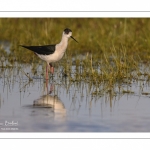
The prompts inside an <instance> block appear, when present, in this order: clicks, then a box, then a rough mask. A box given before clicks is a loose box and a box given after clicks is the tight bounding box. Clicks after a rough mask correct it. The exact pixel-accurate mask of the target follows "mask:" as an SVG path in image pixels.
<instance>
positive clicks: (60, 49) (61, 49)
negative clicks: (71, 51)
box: [37, 44, 67, 63]
mask: <svg viewBox="0 0 150 150" xmlns="http://www.w3.org/2000/svg"><path fill="white" fill-rule="evenodd" d="M66 48H67V46H61V45H59V44H58V45H56V50H55V52H54V53H53V54H50V55H40V54H37V55H38V57H40V58H41V59H42V60H44V61H46V62H48V63H51V62H56V61H59V60H60V59H61V58H62V57H63V55H64V53H65V51H66Z"/></svg>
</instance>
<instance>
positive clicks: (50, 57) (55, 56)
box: [19, 28, 78, 80]
mask: <svg viewBox="0 0 150 150" xmlns="http://www.w3.org/2000/svg"><path fill="white" fill-rule="evenodd" d="M69 38H72V39H73V40H74V41H76V42H77V43H78V41H77V40H76V39H75V38H74V37H73V36H72V30H71V29H69V28H66V29H64V31H63V33H62V38H61V41H60V43H58V44H53V45H42V46H25V45H19V46H22V47H24V48H26V49H28V50H31V51H33V52H34V53H35V54H36V55H37V56H38V57H39V58H40V59H42V60H44V61H46V63H47V65H46V80H48V79H49V78H48V68H49V67H50V72H51V73H52V74H54V67H53V65H52V63H55V62H57V61H59V60H60V59H61V58H62V57H63V56H64V53H65V51H66V49H67V46H68V39H69Z"/></svg>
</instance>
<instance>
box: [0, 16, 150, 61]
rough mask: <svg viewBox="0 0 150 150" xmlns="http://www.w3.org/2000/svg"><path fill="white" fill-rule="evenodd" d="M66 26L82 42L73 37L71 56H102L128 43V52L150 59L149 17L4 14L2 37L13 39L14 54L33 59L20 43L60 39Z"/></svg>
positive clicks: (47, 42)
mask: <svg viewBox="0 0 150 150" xmlns="http://www.w3.org/2000/svg"><path fill="white" fill-rule="evenodd" d="M65 28H70V29H71V30H72V32H73V37H74V38H75V39H76V40H77V41H78V42H79V44H77V43H76V42H74V41H73V40H71V39H70V40H69V46H68V48H67V54H68V55H70V56H72V55H79V54H86V53H91V54H92V55H93V56H94V55H96V56H100V55H101V54H103V53H104V52H107V53H108V54H109V53H110V52H111V49H112V48H113V47H115V49H116V50H117V51H118V52H119V51H120V48H122V47H125V49H126V52H127V55H135V54H137V55H138V56H140V58H141V59H142V60H143V61H147V60H149V59H150V50H149V49H150V19H149V18H0V41H7V42H10V44H11V53H10V54H9V57H10V58H11V56H15V58H16V59H19V60H22V61H23V60H24V61H25V62H30V61H31V60H32V59H33V57H34V54H33V53H32V52H31V51H28V50H26V49H24V48H22V47H19V45H20V44H23V45H46V44H56V43H59V42H60V40H61V35H62V31H63V30H64V29H65ZM0 51H1V54H0V55H2V53H3V55H6V53H5V50H3V49H2V48H1V49H0ZM26 55H27V56H28V57H26V59H24V57H25V56H26ZM35 59H36V58H35Z"/></svg>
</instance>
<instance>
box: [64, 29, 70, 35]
mask: <svg viewBox="0 0 150 150" xmlns="http://www.w3.org/2000/svg"><path fill="white" fill-rule="evenodd" d="M64 32H65V34H69V32H72V31H71V30H70V29H68V28H66V29H65V30H64Z"/></svg>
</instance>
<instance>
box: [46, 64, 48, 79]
mask: <svg viewBox="0 0 150 150" xmlns="http://www.w3.org/2000/svg"><path fill="white" fill-rule="evenodd" d="M46 80H48V64H47V65H46Z"/></svg>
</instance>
